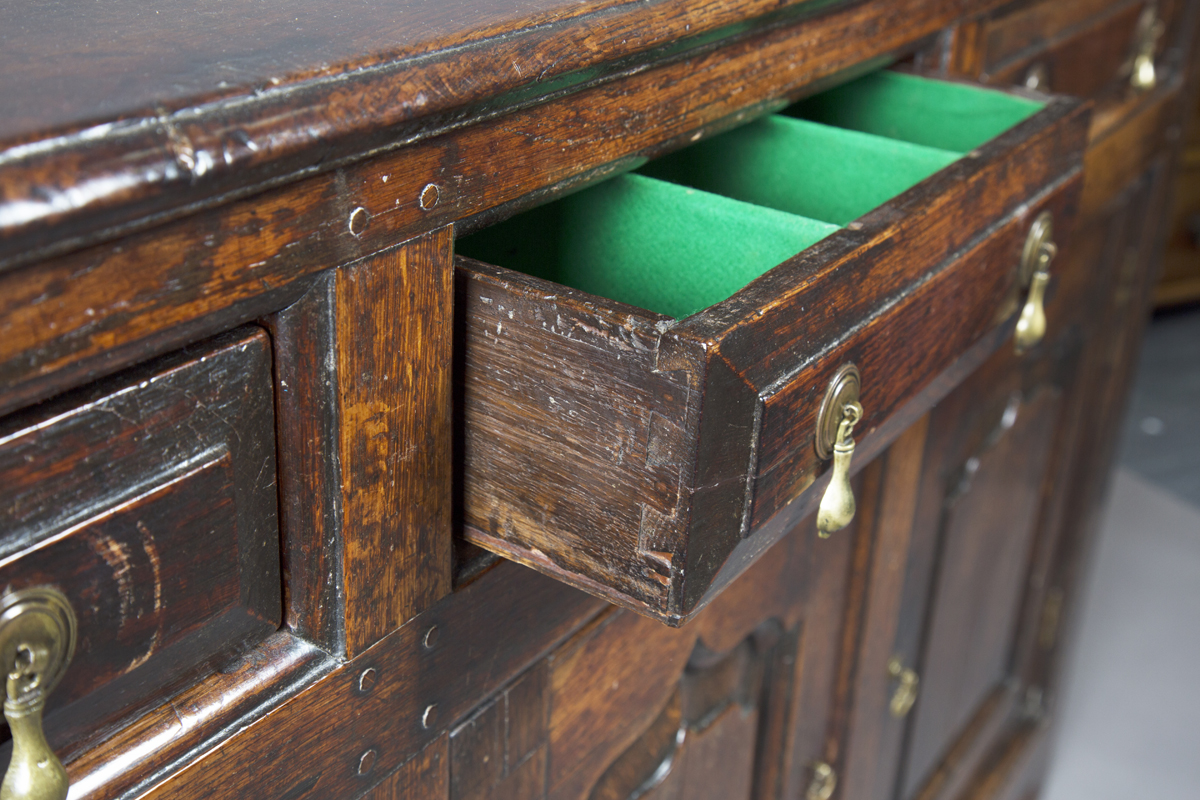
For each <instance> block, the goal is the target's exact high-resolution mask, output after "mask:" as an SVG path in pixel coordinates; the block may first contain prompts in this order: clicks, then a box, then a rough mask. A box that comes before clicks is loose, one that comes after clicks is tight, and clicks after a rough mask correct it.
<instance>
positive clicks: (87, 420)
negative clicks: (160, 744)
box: [0, 329, 281, 754]
mask: <svg viewBox="0 0 1200 800" xmlns="http://www.w3.org/2000/svg"><path fill="white" fill-rule="evenodd" d="M270 376H271V357H270V350H269V345H268V342H267V337H266V335H265V334H264V333H263V332H262V331H261V330H258V329H251V330H242V331H238V332H234V333H232V334H230V335H227V336H224V337H221V338H220V339H218V340H217V341H215V342H211V343H207V344H205V345H201V346H197V347H194V348H191V349H189V350H185V351H183V352H181V353H177V354H174V355H172V356H170V357H168V358H167V359H164V360H163V361H160V362H158V363H151V364H148V365H145V366H143V367H141V368H139V369H137V370H135V371H133V372H131V373H128V374H125V375H121V376H116V377H114V378H113V379H111V380H110V381H108V382H106V383H104V384H101V385H99V386H96V387H92V388H91V389H89V390H88V391H86V392H80V393H75V394H72V395H67V396H64V397H61V398H58V399H56V401H55V402H54V403H52V404H49V405H48V407H41V408H37V409H34V410H31V411H30V412H27V413H25V414H22V415H16V416H15V417H10V418H9V419H8V420H6V421H5V423H4V425H3V428H2V429H0V484H2V485H3V486H4V487H5V493H4V499H3V503H2V504H0V529H2V530H3V531H4V536H3V540H2V541H0V547H2V548H3V553H4V561H3V564H2V565H0V582H2V583H3V584H4V585H5V586H8V587H10V588H11V589H20V588H25V587H31V586H39V585H43V584H49V585H54V586H57V587H59V588H60V589H61V590H62V591H63V592H64V593H65V594H66V595H67V598H68V600H69V601H70V603H71V605H72V607H73V608H74V610H75V613H76V615H77V617H78V620H79V634H78V644H77V647H76V656H75V660H76V663H75V664H74V665H73V668H72V669H70V670H69V671H68V672H67V676H66V678H65V679H64V681H63V682H62V683H61V684H60V685H59V687H58V688H57V690H56V691H55V692H54V693H53V694H52V695H51V697H50V705H49V707H48V712H47V718H46V726H47V729H48V731H49V732H50V736H51V740H52V741H54V742H55V743H56V745H57V746H59V747H63V746H66V750H65V752H68V753H72V754H73V753H75V752H78V751H79V749H80V748H82V747H84V746H85V745H86V744H87V743H88V742H89V740H91V739H94V738H103V737H104V736H106V735H107V734H109V733H111V732H112V730H113V729H114V728H115V727H116V726H117V725H118V724H119V723H120V722H121V721H122V720H124V719H126V718H127V717H129V716H130V715H132V714H134V713H136V712H139V711H142V710H144V709H145V708H147V707H148V706H153V705H156V704H157V703H159V702H161V701H162V699H163V697H164V696H165V695H167V694H170V693H171V692H174V691H177V690H178V689H179V688H180V687H181V686H183V685H186V684H187V683H189V682H191V681H195V680H196V679H197V678H198V677H202V676H203V675H204V674H205V673H206V672H210V671H212V670H213V669H215V668H217V667H219V666H221V665H223V663H224V662H226V661H228V660H229V659H231V658H233V657H234V656H236V655H237V654H238V653H240V652H242V651H244V650H246V649H249V648H251V647H254V646H255V645H256V644H257V643H259V642H261V641H262V640H263V639H265V638H266V637H267V636H268V635H270V634H271V633H273V632H274V631H275V629H276V628H278V627H279V623H280V592H281V580H280V571H279V551H278V544H277V542H278V526H277V522H276V489H275V448H274V435H273V434H274V431H273V419H272V414H271V403H270V390H271V387H270V383H271V378H270ZM59 709H62V710H61V713H59Z"/></svg>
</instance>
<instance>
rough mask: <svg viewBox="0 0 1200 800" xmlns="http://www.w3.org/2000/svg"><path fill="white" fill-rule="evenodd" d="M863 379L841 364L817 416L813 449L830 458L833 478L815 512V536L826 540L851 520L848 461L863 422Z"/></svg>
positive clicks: (852, 512)
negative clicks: (856, 434) (856, 426)
mask: <svg viewBox="0 0 1200 800" xmlns="http://www.w3.org/2000/svg"><path fill="white" fill-rule="evenodd" d="M861 383H862V377H861V375H860V374H859V372H858V367H856V366H854V365H853V364H843V365H842V367H841V368H840V369H839V370H838V371H837V374H835V375H834V376H833V380H831V381H830V382H829V388H828V389H826V391H825V398H824V399H823V400H822V401H821V410H820V411H819V412H818V413H817V435H816V438H815V440H814V445H815V447H816V450H817V455H818V456H820V457H821V458H823V459H825V458H830V457H832V458H833V474H832V476H831V477H830V479H829V486H828V487H827V488H826V489H825V494H824V495H823V496H822V497H821V505H820V507H819V508H818V509H817V533H818V535H819V536H820V537H821V538H822V539H827V538H829V536H830V534H832V533H833V532H834V531H840V530H841V529H842V528H844V527H846V526H847V525H849V524H850V520H852V519H854V511H855V504H854V489H853V488H852V487H851V486H850V461H851V458H852V457H853V456H854V438H853V434H854V426H855V425H857V424H858V421H859V420H860V419H862V416H863V408H862V406H861V405H860V404H859V402H858V392H859V387H860V386H861Z"/></svg>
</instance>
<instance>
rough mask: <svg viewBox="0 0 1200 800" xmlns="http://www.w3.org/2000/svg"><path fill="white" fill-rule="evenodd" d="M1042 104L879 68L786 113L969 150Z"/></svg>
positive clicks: (1007, 127) (1038, 108) (910, 140)
mask: <svg viewBox="0 0 1200 800" xmlns="http://www.w3.org/2000/svg"><path fill="white" fill-rule="evenodd" d="M1042 108H1043V104H1042V103H1037V102H1035V101H1033V100H1026V99H1024V98H1021V97H1013V96H1012V95H1007V94H1003V93H1002V92H997V91H994V90H991V89H983V88H979V87H975V86H966V85H964V84H958V83H945V82H941V81H932V80H928V79H925V78H919V77H916V76H914V75H904V74H902V73H898V72H874V73H871V74H870V75H866V76H864V77H862V78H859V79H858V80H855V81H851V82H850V83H847V84H844V85H842V86H839V87H837V88H835V89H830V90H829V91H827V92H822V93H821V94H818V95H814V96H813V97H810V98H808V99H807V100H804V101H802V102H800V103H797V104H796V105H793V106H791V107H789V108H787V109H785V110H784V112H783V113H785V114H787V115H789V116H794V117H802V118H804V119H808V120H812V121H814V122H822V123H825V124H826V125H834V126H836V127H839V128H850V129H852V130H856V131H862V132H865V133H873V134H875V135H877V136H886V137H887V138H889V139H900V140H902V141H905V142H911V143H913V144H919V145H924V146H926V147H936V148H939V149H942V150H950V151H956V152H960V153H967V152H970V151H971V150H974V149H975V148H976V147H978V146H979V145H981V144H983V143H984V142H986V141H987V140H988V139H993V138H995V137H996V136H999V135H1000V134H1001V133H1003V132H1004V131H1006V130H1008V129H1009V128H1011V127H1013V126H1014V125H1016V124H1017V123H1019V122H1022V121H1024V120H1026V119H1028V118H1029V117H1031V116H1033V115H1034V114H1036V113H1037V112H1038V111H1040V110H1041V109H1042Z"/></svg>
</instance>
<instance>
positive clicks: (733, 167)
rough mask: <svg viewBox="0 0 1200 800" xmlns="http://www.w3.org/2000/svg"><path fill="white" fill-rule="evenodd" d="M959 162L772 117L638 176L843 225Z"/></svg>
mask: <svg viewBox="0 0 1200 800" xmlns="http://www.w3.org/2000/svg"><path fill="white" fill-rule="evenodd" d="M960 157H961V154H959V153H952V152H948V151H946V150H938V149H936V148H932V147H923V146H921V145H916V144H910V143H909V142H903V141H899V140H897V139H887V138H883V137H880V136H874V135H872V134H868V133H860V132H858V131H852V130H846V129H844V128H836V127H832V126H829V125H821V124H819V123H816V122H809V121H807V120H802V119H792V118H790V117H781V116H771V117H765V118H763V119H758V120H755V121H754V122H751V123H750V124H748V125H743V126H742V127H740V128H736V129H734V130H732V131H729V132H728V133H723V134H721V135H720V136H715V137H713V138H712V139H709V140H708V141H704V142H700V143H699V144H695V145H692V146H691V147H687V148H684V149H683V150H680V151H678V152H675V153H672V154H670V155H668V156H665V157H663V158H660V159H657V160H656V161H652V162H650V163H649V164H647V165H646V166H644V167H642V169H641V170H640V172H642V173H644V174H647V175H651V176H653V177H655V178H661V179H663V180H669V181H673V182H675V183H680V184H683V185H685V186H692V187H695V188H697V189H703V190H704V191H706V192H714V193H716V194H720V195H725V196H726V197H733V198H736V199H738V200H744V201H745V202H748V203H756V204H758V205H763V206H769V207H771V208H774V209H778V210H780V211H787V212H789V213H791V214H799V215H801V216H805V217H811V218H813V219H819V220H823V221H825V222H832V223H834V224H836V225H845V224H847V223H849V222H851V221H852V220H855V219H858V218H859V217H861V216H862V215H863V214H866V213H867V212H868V211H870V210H871V209H873V208H876V207H877V206H879V205H882V204H883V203H885V202H887V201H888V200H890V199H891V198H893V197H895V196H896V195H898V194H900V193H901V192H903V191H904V190H905V189H908V188H909V187H911V186H913V185H915V184H917V183H920V182H921V181H922V180H924V179H925V178H927V177H929V176H930V175H932V174H933V173H935V172H937V171H938V170H939V169H942V168H943V167H945V166H946V165H947V164H950V163H952V162H953V161H956V160H957V159H959V158H960Z"/></svg>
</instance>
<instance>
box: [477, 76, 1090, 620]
mask: <svg viewBox="0 0 1200 800" xmlns="http://www.w3.org/2000/svg"><path fill="white" fill-rule="evenodd" d="M1087 121H1088V120H1087V110H1086V108H1084V107H1082V106H1081V105H1080V104H1079V103H1077V102H1075V101H1072V100H1066V99H1047V98H1043V102H1038V101H1036V100H1034V99H1030V96H1025V95H1011V94H1005V93H1001V92H996V91H991V90H985V89H980V88H977V87H974V86H968V85H962V84H951V83H943V82H937V81H931V80H927V79H923V78H918V77H913V76H908V75H899V74H895V73H879V74H876V75H871V76H867V77H866V78H862V79H859V80H857V81H855V82H853V83H850V84H847V85H845V86H842V87H839V88H837V89H834V90H832V91H830V92H827V93H825V94H823V95H818V96H816V97H814V98H810V99H809V100H806V101H804V102H803V103H801V104H798V105H796V106H793V107H791V108H790V109H787V110H785V112H784V114H783V115H780V116H772V117H766V118H763V119H759V120H756V121H755V122H752V123H751V124H749V125H746V126H744V127H742V128H738V129H735V130H733V131H730V132H728V133H725V134H721V135H720V136H717V137H714V138H712V139H709V140H707V141H703V142H700V143H699V144H696V145H693V146H692V147H689V148H686V149H684V150H680V151H677V152H675V153H672V154H670V155H668V156H666V157H664V158H661V159H659V160H657V161H654V162H651V163H649V164H646V165H645V166H644V167H642V169H641V170H639V172H638V173H634V174H629V175H623V176H620V177H618V178H614V179H611V180H608V181H605V182H603V183H600V184H596V185H594V186H592V187H590V188H587V189H584V190H583V191H579V192H577V193H575V194H573V195H570V196H568V197H565V198H563V199H561V200H558V201H556V202H554V203H551V204H549V205H546V206H542V207H539V208H535V209H533V210H532V211H529V212H526V213H524V214H521V215H518V216H516V217H513V218H512V219H510V220H507V221H506V222H503V223H501V224H498V225H495V226H493V227H491V228H488V229H486V230H483V231H480V232H479V233H477V234H474V235H473V236H469V237H466V238H464V239H462V240H461V241H460V242H459V243H458V253H459V256H458V259H457V276H458V297H457V302H458V313H459V314H460V317H461V319H462V323H463V329H462V334H461V336H462V339H461V340H460V346H461V347H462V348H463V350H462V353H463V364H462V368H461V372H460V375H461V380H462V386H461V392H462V405H461V413H462V415H463V425H464V431H465V435H464V454H463V479H464V523H465V526H464V527H465V531H464V533H465V536H466V537H467V538H468V539H469V540H471V541H473V542H475V543H477V544H479V545H481V546H483V547H486V548H488V549H490V550H492V551H494V552H497V553H500V554H502V555H504V556H507V557H509V558H512V559H514V560H517V561H520V562H522V563H524V564H527V565H529V566H532V567H534V568H535V569H538V570H541V571H543V572H546V573H549V574H551V575H554V576H555V577H558V578H560V579H562V580H564V581H566V582H568V583H570V584H572V585H574V586H577V587H579V588H581V589H584V590H585V591H589V592H592V593H594V594H597V595H599V596H601V597H604V598H606V599H608V600H610V601H612V602H615V603H618V604H621V605H624V606H627V607H630V608H632V609H634V610H637V611H639V612H641V613H644V614H649V615H651V616H654V617H657V618H659V619H662V620H664V621H666V622H668V623H671V624H679V623H680V622H682V621H683V620H685V619H687V618H688V617H689V616H690V615H692V614H693V613H695V612H696V611H697V610H698V609H699V608H701V607H702V606H703V605H704V604H705V603H706V602H707V601H708V600H709V599H711V598H712V597H713V596H714V595H715V594H716V593H717V592H718V591H719V590H720V589H721V587H723V586H724V585H726V584H728V583H729V581H731V580H732V579H733V578H734V577H736V576H737V575H738V574H740V573H741V571H742V570H744V569H745V567H746V566H747V565H748V564H749V563H750V562H751V561H752V560H753V559H754V558H755V557H756V556H757V555H758V554H760V553H762V552H764V551H765V550H766V548H767V546H768V545H769V544H771V542H772V541H773V540H774V539H775V538H777V537H778V536H779V535H781V533H782V532H783V531H782V530H780V527H781V526H779V525H770V526H765V527H764V523H765V522H767V521H768V520H770V519H771V518H772V517H774V516H775V515H776V514H777V513H778V512H780V511H781V510H783V509H784V508H785V507H789V505H790V504H796V503H800V505H801V506H804V504H807V506H809V507H812V508H815V503H816V500H818V499H819V498H820V493H821V491H822V490H823V488H824V486H825V485H826V483H827V480H824V479H821V480H818V479H819V478H821V476H823V475H824V474H825V473H826V472H827V471H828V465H829V463H830V462H829V461H826V460H823V459H822V458H821V457H819V456H818V454H817V452H816V449H815V447H814V434H815V428H816V418H817V414H818V408H819V406H820V405H821V402H822V399H823V397H824V395H825V393H826V389H827V386H828V385H829V384H830V382H831V380H832V379H833V377H834V376H835V374H837V373H838V371H839V369H840V368H841V367H842V366H843V365H845V364H848V363H853V364H855V365H856V366H857V367H858V369H859V370H860V372H861V383H862V393H861V401H862V405H863V407H864V409H865V414H864V416H863V418H862V420H861V421H860V422H859V423H858V426H857V428H856V430H855V434H854V436H855V439H856V440H857V441H858V448H859V453H860V454H861V456H863V457H861V458H860V457H857V456H856V463H858V464H861V463H865V461H866V458H868V457H869V456H870V455H871V454H872V453H874V452H878V451H879V449H881V448H882V447H884V446H886V444H887V443H888V442H889V441H891V439H893V438H894V437H895V436H896V435H897V434H898V433H899V432H900V431H901V430H902V429H903V427H904V426H905V425H906V424H907V421H908V420H911V419H913V418H915V416H916V415H918V414H920V413H922V412H923V411H924V410H926V409H927V408H928V407H930V406H931V405H932V404H933V403H934V402H936V400H937V399H938V398H939V397H940V396H942V395H944V394H945V393H946V392H947V391H949V389H950V388H952V386H953V384H954V383H955V382H957V381H958V380H961V378H962V377H964V376H965V374H967V373H968V372H969V370H970V368H971V365H973V364H978V363H979V362H980V361H981V360H982V359H983V357H984V356H985V355H986V353H987V352H990V351H991V350H994V349H995V348H996V347H998V346H1000V345H1001V343H1003V342H1004V341H1006V340H1010V339H1009V337H1010V334H1011V332H1012V329H1013V326H1014V325H1015V324H1016V319H1017V315H1018V312H1019V310H1020V309H1021V306H1022V304H1023V302H1024V294H1025V291H1026V290H1025V289H1024V288H1023V286H1022V283H1023V281H1024V280H1027V278H1028V276H1027V275H1026V276H1023V275H1022V274H1021V272H1022V270H1021V269H1020V264H1021V262H1022V252H1023V249H1024V247H1025V244H1026V239H1027V235H1028V234H1029V232H1030V229H1031V226H1033V224H1034V221H1035V220H1036V219H1037V218H1039V216H1041V215H1042V214H1043V213H1044V212H1049V213H1050V214H1051V215H1052V217H1053V224H1054V235H1055V238H1056V239H1057V241H1058V242H1059V244H1061V243H1062V241H1063V239H1064V238H1065V236H1066V234H1067V233H1068V230H1069V227H1070V222H1071V219H1072V217H1073V216H1074V210H1075V205H1076V202H1077V198H1078V194H1079V186H1080V180H1079V178H1080V169H1081V153H1082V150H1083V147H1084V141H1085V136H1086V128H1087ZM1052 288H1053V286H1051V290H1052ZM1050 297H1051V308H1050V310H1049V312H1048V313H1051V314H1052V313H1053V308H1052V300H1053V295H1052V291H1051V296H1050ZM1009 346H1011V345H1009ZM797 508H798V506H797V505H790V510H792V511H794V510H796V509H797Z"/></svg>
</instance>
